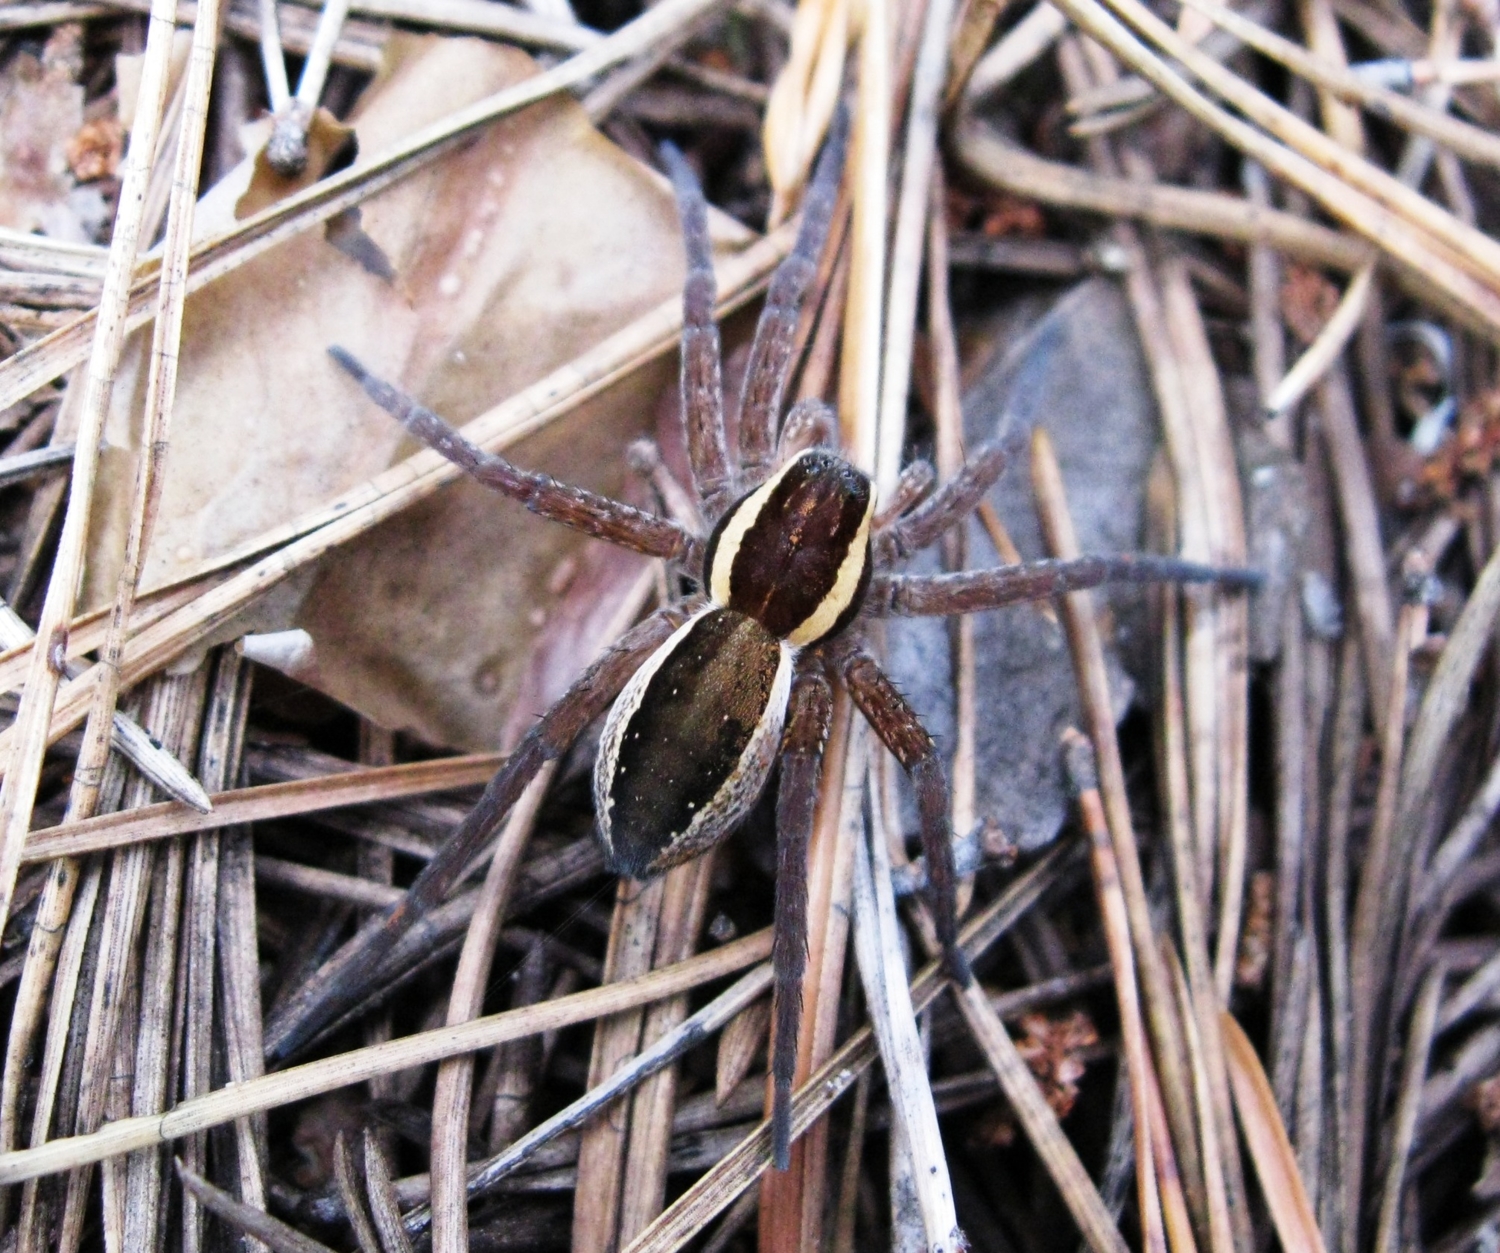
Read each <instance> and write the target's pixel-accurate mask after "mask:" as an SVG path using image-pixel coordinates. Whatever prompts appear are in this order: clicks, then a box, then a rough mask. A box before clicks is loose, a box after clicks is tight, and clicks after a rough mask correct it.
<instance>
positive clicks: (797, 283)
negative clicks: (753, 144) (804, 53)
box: [740, 107, 849, 483]
mask: <svg viewBox="0 0 1500 1253" xmlns="http://www.w3.org/2000/svg"><path fill="white" fill-rule="evenodd" d="M848 139H849V112H848V110H847V109H845V108H842V107H841V108H840V109H839V110H838V112H837V113H835V114H834V119H833V125H832V126H831V127H829V130H828V140H827V143H826V144H825V145H824V147H823V155H822V156H821V157H819V158H818V165H817V168H816V169H815V170H814V171H813V177H812V181H811V182H810V183H809V184H808V187H807V199H806V200H805V201H804V202H803V205H802V225H801V226H800V227H799V228H798V230H797V242H796V244H795V245H794V246H793V248H792V251H791V252H790V253H788V254H787V258H786V260H785V261H783V262H782V263H781V264H780V265H779V266H777V267H776V273H775V274H774V275H773V276H772V278H771V287H770V290H769V291H767V293H766V303H765V307H764V308H763V309H762V310H761V314H760V322H759V323H758V324H757V325H756V328H755V340H754V342H753V343H752V344H751V346H750V362H749V365H748V366H747V367H746V370H745V386H744V390H743V391H742V392H741V395H740V472H741V473H742V474H743V475H744V476H745V478H746V479H747V480H748V481H749V482H751V483H757V482H759V481H760V480H761V479H762V478H763V477H764V476H765V473H766V471H767V470H768V469H769V468H770V465H771V456H772V453H773V452H774V450H775V447H776V426H777V422H778V421H779V420H780V417H781V402H782V397H783V395H784V393H785V391H786V375H787V369H788V367H789V366H790V365H791V358H792V339H793V337H794V335H795V334H796V330H797V317H798V315H799V313H800V312H801V308H802V298H803V296H805V295H806V294H807V288H808V285H809V284H810V283H811V282H812V277H813V274H814V273H815V272H816V271H817V268H818V258H819V256H820V255H821V254H822V252H823V245H824V243H825V242H826V241H827V239H828V228H829V226H830V224H831V223H832V221H833V208H834V203H835V202H836V201H837V199H838V187H839V179H840V177H841V176H842V175H843V170H844V151H845V149H846V147H847V146H848Z"/></svg>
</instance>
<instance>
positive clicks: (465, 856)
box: [265, 608, 685, 1061]
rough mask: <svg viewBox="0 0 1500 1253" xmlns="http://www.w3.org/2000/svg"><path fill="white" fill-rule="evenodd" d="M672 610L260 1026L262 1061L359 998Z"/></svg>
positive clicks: (675, 622) (642, 653) (665, 631)
mask: <svg viewBox="0 0 1500 1253" xmlns="http://www.w3.org/2000/svg"><path fill="white" fill-rule="evenodd" d="M684 617H685V614H684V612H683V611H682V610H681V609H680V608H673V609H660V610H658V611H657V612H656V613H654V614H652V615H651V617H649V618H647V619H646V620H645V621H644V622H642V623H641V624H640V625H639V626H637V627H635V628H634V629H633V630H631V631H629V632H628V633H627V634H626V635H625V636H624V637H622V638H621V640H620V641H619V643H617V644H616V645H615V646H614V647H613V648H611V649H610V650H609V651H608V652H607V653H605V654H604V656H603V657H601V658H599V660H598V661H596V662H594V664H593V665H592V666H590V667H589V668H588V669H587V670H586V671H584V673H583V675H582V677H580V678H579V679H578V681H577V682H576V683H574V684H573V686H572V687H571V688H569V689H568V691H567V693H566V694H565V695H564V696H562V697H561V698H560V699H559V700H558V701H557V703H556V704H554V705H553V706H552V708H551V709H549V710H548V711H547V712H546V713H545V714H544V715H542V718H541V720H540V721H539V722H537V723H536V725H535V726H533V727H532V728H531V730H530V731H528V732H527V733H526V735H525V736H524V737H523V738H522V740H521V742H520V744H518V745H517V746H516V749H515V751H514V752H513V753H511V755H510V756H509V757H508V758H507V759H506V762H505V765H503V766H501V767H500V769H499V771H498V772H497V773H496V774H495V777H494V778H493V779H491V780H490V782H489V785H488V786H487V787H486V788H485V790H484V795H483V796H482V797H480V799H479V803H478V804H477V805H475V806H474V808H473V809H472V810H471V811H470V812H469V814H468V816H467V817H466V818H465V819H464V820H463V822H461V823H460V824H459V826H458V828H457V830H455V831H454V832H453V834H452V835H450V836H449V837H448V839H447V841H446V842H445V843H444V844H443V845H442V847H440V848H439V849H438V851H437V852H436V854H434V856H433V858H432V860H431V861H429V862H428V863H427V865H426V866H424V867H423V869H422V872H421V873H420V874H419V875H418V876H417V877H416V879H415V880H414V881H413V882H412V885H411V887H410V888H408V889H407V893H406V896H405V897H404V898H402V899H401V900H400V901H398V902H396V904H395V905H393V906H392V907H391V908H390V909H389V910H388V911H386V913H385V914H384V915H381V916H378V917H376V918H373V919H371V920H370V922H368V923H366V924H365V925H364V926H363V927H362V928H360V930H359V932H358V933H357V934H356V935H355V936H354V938H353V939H351V940H350V941H349V942H348V943H347V944H345V945H344V947H343V948H342V949H340V950H339V952H338V953H337V954H336V955H335V956H334V957H333V959H332V960H331V961H329V962H328V963H327V964H325V965H324V966H323V967H322V969H321V970H320V971H319V972H318V974H317V975H316V976H314V977H313V978H312V979H311V980H309V981H308V982H307V983H306V984H305V985H304V986H303V987H301V988H300V989H298V991H297V993H296V994H295V995H294V996H293V997H292V998H291V999H290V1000H289V1001H287V1002H286V1003H285V1004H283V1005H282V1006H281V1007H280V1008H279V1009H278V1010H277V1011H276V1013H275V1014H273V1015H272V1018H271V1021H270V1022H269V1023H268V1024H267V1025H266V1033H265V1047H266V1057H267V1058H268V1059H269V1060H272V1061H276V1060H284V1059H286V1058H288V1057H290V1056H292V1055H293V1054H294V1053H296V1052H298V1051H299V1050H300V1049H302V1048H304V1047H306V1045H308V1044H309V1043H311V1042H312V1041H313V1040H314V1039H315V1038H316V1037H317V1036H318V1035H319V1034H320V1033H321V1032H322V1031H323V1030H324V1028H326V1027H328V1026H329V1025H330V1024H332V1023H333V1022H335V1021H337V1020H338V1019H339V1018H340V1017H342V1016H343V1014H344V1013H345V1012H346V1011H348V1010H349V1009H351V1008H353V1007H354V1006H355V1005H357V1004H359V1002H360V1001H361V1000H362V999H363V998H364V996H365V995H366V994H367V992H368V990H369V986H368V985H369V980H370V978H371V977H372V976H373V975H374V974H375V973H376V969H377V967H378V966H379V965H380V962H381V959H382V958H383V957H384V956H385V955H386V954H387V953H389V952H390V951H391V949H392V948H393V947H394V946H395V944H396V941H397V940H399V939H400V938H401V937H402V935H404V934H405V933H406V932H407V931H408V930H410V929H411V927H412V926H413V924H415V923H416V922H417V921H418V920H419V919H421V918H422V917H424V916H425V915H427V914H429V913H430V912H431V911H432V910H433V909H435V908H437V906H438V905H440V904H442V902H443V898H444V897H446V896H447V895H448V892H449V891H450V890H451V889H452V887H453V885H454V884H455V883H456V882H457V880H458V877H459V875H461V874H462V873H463V871H464V869H465V867H467V866H468V864H469V863H470V862H471V861H472V860H473V858H474V856H475V855H476V854H477V853H478V852H479V850H480V849H481V848H482V847H483V846H484V843H485V841H486V840H487V839H489V837H490V836H491V835H492V834H493V833H494V832H495V830H496V829H497V828H498V827H499V825H500V823H502V822H503V821H504V820H505V816H506V815H507V814H508V813H509V812H510V810H511V807H512V806H513V805H514V804H515V803H516V801H517V800H518V799H519V798H520V795H521V793H522V792H523V791H525V789H526V785H527V784H528V783H530V782H531V780H532V778H533V777H534V776H535V775H536V772H537V771H538V770H540V769H541V768H542V765H543V763H544V762H546V761H549V760H552V759H555V758H557V757H560V756H562V754H563V753H565V752H566V751H567V750H568V747H569V746H570V745H571V744H572V743H573V741H574V740H575V739H576V738H577V737H578V736H579V734H580V733H582V731H583V729H584V728H585V727H587V726H588V724H589V723H590V722H592V721H593V720H594V719H595V718H597V717H598V716H599V715H600V714H602V713H603V712H604V710H605V708H606V707H607V706H608V705H609V703H610V702H611V701H613V700H614V698H615V695H616V694H617V693H618V692H619V691H620V689H621V688H623V687H624V686H625V684H626V683H627V682H628V681H629V679H630V676H631V675H632V674H634V673H635V671H636V670H637V669H638V668H639V667H640V664H641V662H642V661H644V660H645V659H646V658H647V657H648V656H650V655H651V653H652V652H654V651H655V650H656V649H657V647H659V646H660V644H661V642H662V641H663V640H664V639H666V638H667V637H668V636H669V635H671V634H672V632H673V631H675V630H676V629H677V627H678V626H679V625H680V624H681V622H682V621H683V618H684Z"/></svg>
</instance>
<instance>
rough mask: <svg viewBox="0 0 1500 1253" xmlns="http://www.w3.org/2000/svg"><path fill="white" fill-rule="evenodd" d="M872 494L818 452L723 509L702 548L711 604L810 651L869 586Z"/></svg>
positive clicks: (859, 478) (837, 460) (857, 476)
mask: <svg viewBox="0 0 1500 1253" xmlns="http://www.w3.org/2000/svg"><path fill="white" fill-rule="evenodd" d="M874 510H875V493H874V491H873V490H872V488H871V485H870V480H869V479H868V478H867V477H866V476H865V475H864V474H862V473H860V471H858V470H856V469H855V468H854V467H853V466H852V465H850V464H849V463H848V462H847V461H845V460H844V459H843V458H842V457H839V456H837V455H836V454H834V453H831V452H829V451H827V450H826V449H823V448H811V449H808V450H807V451H806V452H804V453H802V454H801V455H800V456H798V457H795V458H794V459H793V460H791V461H789V462H788V463H787V464H786V465H785V466H783V467H782V469H781V470H780V471H778V472H777V473H776V474H775V475H774V476H773V477H771V478H770V479H768V480H767V481H766V482H765V483H763V484H761V486H759V487H757V488H756V489H755V490H754V491H753V492H751V493H750V494H749V495H747V496H744V497H742V498H741V499H740V500H738V501H736V502H735V503H734V504H733V505H732V506H730V509H729V512H728V513H726V514H725V515H724V517H723V519H722V520H721V521H720V522H719V525H718V526H717V527H716V528H715V529H714V533H713V536H712V537H711V538H710V539H709V543H708V554H707V557H706V559H705V562H704V580H703V581H704V584H705V586H706V587H707V588H708V592H709V595H710V596H712V597H713V599H714V601H715V602H716V603H718V604H720V605H723V606H725V607H726V608H729V609H734V610H737V611H738V612H740V613H743V614H746V615H748V616H749V617H752V618H754V619H755V620H756V621H757V622H759V623H761V624H762V625H763V626H764V627H765V628H766V630H768V631H770V632H771V634H772V635H774V636H776V637H777V638H779V639H784V640H787V641H788V642H790V643H792V644H796V645H805V644H815V643H817V641H818V640H821V639H824V638H825V637H827V636H829V635H832V634H833V633H834V632H836V631H839V630H842V629H843V628H844V627H845V626H847V625H848V624H849V622H850V621H852V620H853V618H854V615H855V613H857V612H858V610H859V605H860V602H861V601H862V600H863V599H864V595H865V589H866V588H867V587H868V586H869V580H870V518H871V515H872V514H873V513H874Z"/></svg>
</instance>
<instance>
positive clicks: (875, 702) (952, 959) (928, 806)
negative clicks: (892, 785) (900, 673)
mask: <svg viewBox="0 0 1500 1253" xmlns="http://www.w3.org/2000/svg"><path fill="white" fill-rule="evenodd" d="M832 655H833V657H834V662H835V664H836V665H837V666H838V669H839V673H840V675H841V676H842V677H843V680H844V683H845V684H846V685H847V687H848V688H849V695H850V696H852V697H853V698H854V703H855V705H856V706H857V707H858V708H859V711H860V713H862V714H863V715H864V716H865V721H867V722H868V723H869V724H870V726H871V727H872V728H873V729H874V731H875V734H876V735H877V736H879V738H880V742H881V743H882V744H884V745H885V746H886V747H887V748H888V749H890V751H891V755H892V756H893V757H895V759H896V760H897V761H898V762H899V763H900V764H901V768H902V769H903V770H905V771H906V774H907V777H908V778H910V779H911V783H912V787H913V789H914V790H915V791H916V794H917V813H918V815H919V818H920V821H921V828H922V831H921V834H922V851H923V853H924V854H926V857H927V892H926V895H927V903H928V907H929V908H930V909H931V910H932V919H933V924H934V926H935V927H936V929H937V938H938V943H940V944H941V945H942V946H943V956H944V961H945V962H946V964H947V967H948V973H949V975H951V976H952V977H953V978H954V979H955V980H956V981H957V982H958V983H959V984H960V985H961V986H967V985H968V983H969V980H970V979H971V978H972V977H973V976H972V974H971V973H970V971H969V962H968V959H967V958H966V957H965V956H964V955H963V952H962V950H960V949H959V947H958V895H957V894H958V876H957V873H956V871H955V870H954V867H953V830H952V826H951V824H950V822H949V815H948V809H949V799H948V780H947V778H946V777H945V776H944V774H943V765H942V762H941V761H939V760H938V751H937V745H936V744H935V743H933V740H932V736H930V735H929V734H928V733H927V728H926V727H924V726H923V725H922V720H921V718H919V717H918V716H917V711H916V710H915V709H913V708H912V707H911V706H910V705H909V704H908V703H907V701H906V697H904V696H902V695H901V693H900V692H899V691H898V690H897V688H896V685H895V684H894V683H892V682H891V680H890V677H889V676H888V675H887V674H886V672H885V671H884V670H882V669H881V668H880V665H879V663H878V662H876V660H875V659H874V658H873V657H871V656H870V654H869V653H867V652H865V651H864V649H862V648H861V647H859V645H858V644H857V643H853V642H840V644H839V646H837V647H836V648H835V649H834V650H832Z"/></svg>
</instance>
